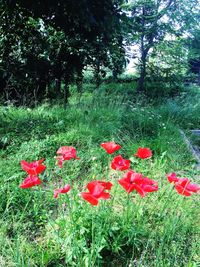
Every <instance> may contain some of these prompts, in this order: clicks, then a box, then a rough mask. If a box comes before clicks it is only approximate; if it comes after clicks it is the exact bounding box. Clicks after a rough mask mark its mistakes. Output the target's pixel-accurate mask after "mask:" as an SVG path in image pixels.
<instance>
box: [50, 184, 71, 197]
mask: <svg viewBox="0 0 200 267" xmlns="http://www.w3.org/2000/svg"><path fill="white" fill-rule="evenodd" d="M69 190H70V185H68V184H67V185H65V186H64V187H63V188H59V189H55V190H54V196H53V197H54V198H57V197H58V194H66V193H68V192H69Z"/></svg>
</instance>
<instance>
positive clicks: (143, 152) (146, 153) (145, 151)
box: [135, 147, 152, 159]
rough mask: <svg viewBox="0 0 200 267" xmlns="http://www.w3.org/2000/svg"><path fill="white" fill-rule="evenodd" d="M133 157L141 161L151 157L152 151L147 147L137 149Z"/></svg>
mask: <svg viewBox="0 0 200 267" xmlns="http://www.w3.org/2000/svg"><path fill="white" fill-rule="evenodd" d="M135 156H136V157H138V158H141V159H147V158H150V157H152V151H151V149H149V148H147V147H139V148H138V150H137V153H136V154H135Z"/></svg>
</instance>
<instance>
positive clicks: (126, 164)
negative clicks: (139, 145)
mask: <svg viewBox="0 0 200 267" xmlns="http://www.w3.org/2000/svg"><path fill="white" fill-rule="evenodd" d="M111 168H112V169H114V170H120V171H124V170H127V169H129V168H130V160H128V159H123V158H122V156H121V155H119V156H116V157H114V159H113V160H112V162H111Z"/></svg>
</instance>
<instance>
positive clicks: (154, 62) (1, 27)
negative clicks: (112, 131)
mask: <svg viewBox="0 0 200 267" xmlns="http://www.w3.org/2000/svg"><path fill="white" fill-rule="evenodd" d="M199 18H200V15H199V4H198V1H197V0H193V1H189V0H183V1H178V0H157V1H156V0H135V1H124V0H116V1H113V0H101V1H99V0H81V1H79V0H58V1H53V0H52V1H49V0H48V1H47V0H44V1H37V0H29V1H26V0H1V2H0V97H1V101H2V103H10V102H11V103H13V104H16V105H34V104H35V103H38V102H41V101H42V100H44V99H55V98H62V99H64V105H65V107H66V105H67V101H68V98H69V95H70V85H72V84H75V85H76V90H77V91H78V92H79V93H80V95H81V93H82V92H83V79H84V72H85V70H87V69H88V68H89V69H90V70H92V73H93V76H92V82H93V84H95V86H94V88H98V87H99V85H100V83H101V81H102V79H103V80H106V79H108V74H109V81H110V79H111V80H112V81H117V79H119V75H120V74H122V73H123V70H124V68H125V66H126V64H127V61H128V60H127V54H129V55H128V57H129V58H130V57H132V58H134V57H135V58H137V62H138V63H137V66H136V67H137V68H136V69H137V72H136V73H135V76H134V77H131V78H130V80H132V79H133V80H135V82H136V83H137V85H136V86H135V91H134V92H137V93H140V92H143V93H146V94H151V95H153V96H155V95H156V96H157V95H158V94H160V95H165V94H166V93H167V94H174V93H176V92H177V91H178V90H180V87H181V84H182V83H183V82H187V83H188V82H189V83H190V82H198V83H199V84H200V55H199V54H200V53H199V51H200V48H199V44H200V27H199V22H198V21H199ZM133 45H136V47H137V50H138V51H137V54H134V53H131V54H130V53H128V51H127V47H129V46H133ZM191 73H194V77H193V76H192V75H191Z"/></svg>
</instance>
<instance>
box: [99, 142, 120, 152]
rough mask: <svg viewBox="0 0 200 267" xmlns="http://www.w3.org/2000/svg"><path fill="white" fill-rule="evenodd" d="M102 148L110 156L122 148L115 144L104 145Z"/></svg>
mask: <svg viewBox="0 0 200 267" xmlns="http://www.w3.org/2000/svg"><path fill="white" fill-rule="evenodd" d="M100 146H101V147H103V148H104V149H105V150H106V152H107V153H108V154H113V153H114V152H115V151H117V150H119V149H120V148H121V146H120V145H118V144H115V142H107V143H102V144H101V145H100Z"/></svg>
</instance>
